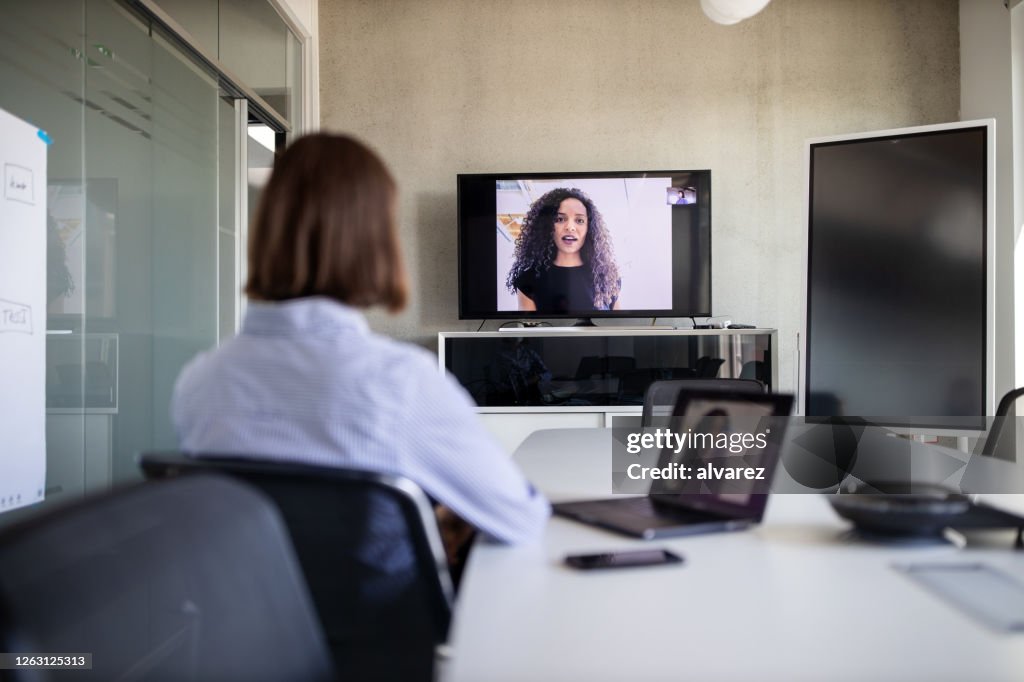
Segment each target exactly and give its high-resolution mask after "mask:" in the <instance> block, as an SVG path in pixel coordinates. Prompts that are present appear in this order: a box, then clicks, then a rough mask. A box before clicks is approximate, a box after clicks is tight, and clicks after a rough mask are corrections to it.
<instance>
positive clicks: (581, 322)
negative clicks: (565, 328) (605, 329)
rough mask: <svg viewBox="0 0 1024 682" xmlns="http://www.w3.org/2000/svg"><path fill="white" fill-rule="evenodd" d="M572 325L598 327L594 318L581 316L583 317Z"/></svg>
mask: <svg viewBox="0 0 1024 682" xmlns="http://www.w3.org/2000/svg"><path fill="white" fill-rule="evenodd" d="M572 326H574V327H596V326H597V325H596V324H594V321H593V320H592V319H590V318H589V317H581V318H579V319H577V320H576V323H575V324H573V325H572Z"/></svg>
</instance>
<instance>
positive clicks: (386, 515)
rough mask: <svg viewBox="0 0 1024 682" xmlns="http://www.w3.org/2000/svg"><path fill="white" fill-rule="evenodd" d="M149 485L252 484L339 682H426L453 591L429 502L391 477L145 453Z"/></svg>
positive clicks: (445, 629) (405, 481) (444, 635)
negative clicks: (292, 562) (182, 479)
mask: <svg viewBox="0 0 1024 682" xmlns="http://www.w3.org/2000/svg"><path fill="white" fill-rule="evenodd" d="M141 465H142V470H143V472H144V473H145V474H146V476H148V477H151V478H156V477H164V476H175V475H178V474H182V473H190V472H197V471H211V470H213V471H219V472H223V473H226V474H229V475H231V476H237V477H238V478H240V479H242V480H244V481H246V482H248V483H250V484H252V485H255V486H256V487H258V488H259V489H261V490H262V491H264V492H265V493H266V494H267V495H268V496H269V497H270V498H272V499H273V500H274V501H275V502H276V503H277V505H278V508H279V509H280V511H281V514H282V516H283V517H284V521H285V524H286V525H287V527H288V530H289V532H290V533H291V537H292V542H293V543H294V545H295V551H296V554H297V556H298V558H299V562H300V563H301V565H302V569H303V572H304V573H305V576H306V582H307V583H308V585H309V589H310V592H311V594H312V596H313V602H314V604H315V605H316V610H317V612H318V614H319V616H320V622H321V624H322V626H323V630H324V633H325V634H326V636H327V640H328V645H329V646H330V648H331V652H332V654H333V656H334V661H335V668H336V669H337V670H338V674H339V677H341V678H342V679H358V680H373V679H401V680H429V679H431V678H432V676H433V665H434V659H435V649H436V646H437V645H438V644H441V643H443V642H445V641H446V640H447V636H448V626H449V623H450V620H451V608H452V599H453V589H452V583H451V576H450V575H449V573H448V565H447V561H446V559H445V553H444V548H443V546H442V544H441V538H440V534H439V531H438V528H437V521H436V518H435V516H434V513H433V508H432V506H431V504H430V501H429V499H428V498H427V496H426V495H425V494H424V493H423V491H422V490H421V489H420V488H419V487H418V486H417V485H416V484H414V483H413V482H411V481H409V480H408V479H404V478H401V477H396V476H385V475H382V474H377V473H373V472H366V471H353V470H347V469H338V468H333V467H322V466H314V465H307V464H297V463H292V462H275V461H268V460H264V459H251V458H237V457H213V456H209V457H207V456H202V457H193V456H183V455H182V454H180V453H152V454H147V455H144V456H143V457H142V460H141Z"/></svg>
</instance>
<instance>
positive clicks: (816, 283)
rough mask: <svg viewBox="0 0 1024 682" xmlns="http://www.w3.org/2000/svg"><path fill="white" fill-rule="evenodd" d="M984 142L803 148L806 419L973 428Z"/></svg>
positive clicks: (925, 135)
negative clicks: (806, 156) (806, 164)
mask: <svg viewBox="0 0 1024 682" xmlns="http://www.w3.org/2000/svg"><path fill="white" fill-rule="evenodd" d="M890 132H897V133H899V132H900V131H890ZM987 145H988V138H987V129H986V127H985V126H984V125H982V126H977V125H974V126H970V127H964V126H963V125H958V126H956V127H948V128H946V129H939V130H935V129H929V130H927V131H925V132H909V133H903V134H882V135H879V136H871V137H864V136H856V137H854V138H853V139H831V140H829V141H824V142H812V143H811V145H810V183H811V184H810V205H809V212H808V218H809V225H808V228H809V234H808V260H807V267H808V269H807V287H808V288H807V339H806V348H807V352H806V363H807V364H806V375H805V379H806V388H807V390H806V396H807V403H806V414H807V415H808V416H823V417H826V416H827V417H834V416H858V417H864V418H867V419H868V420H869V421H873V422H875V423H880V424H886V425H893V426H932V427H937V428H940V429H942V428H953V429H959V428H963V429H972V428H979V426H980V424H981V422H979V420H978V417H980V416H983V415H985V413H986V408H987V407H988V406H987V404H986V395H987V393H988V392H989V391H990V390H991V389H990V386H991V384H990V378H989V377H988V375H987V369H986V344H987V338H988V333H989V332H988V323H987V310H988V294H987V293H986V292H987V281H988V270H987V268H988V263H987V259H986V253H987V249H988V244H987V230H988V224H989V220H988V217H987V206H988V202H989V198H988V191H989V187H988V186H987V173H988V169H989V161H990V159H989V158H988V154H987ZM988 409H991V408H990V407H988Z"/></svg>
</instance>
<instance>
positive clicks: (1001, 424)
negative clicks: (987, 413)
mask: <svg viewBox="0 0 1024 682" xmlns="http://www.w3.org/2000/svg"><path fill="white" fill-rule="evenodd" d="M1022 396H1024V388H1015V389H1013V390H1011V391H1009V392H1008V393H1007V394H1006V395H1004V396H1003V397H1002V399H1001V400H1000V401H999V406H998V407H996V414H995V419H993V420H992V427H991V428H990V429H989V431H988V434H987V435H986V436H985V442H984V445H983V446H982V449H981V454H983V455H986V456H988V457H996V458H998V459H1005V460H1006V461H1008V462H1016V461H1017V409H1016V403H1017V400H1018V399H1019V398H1021V397H1022Z"/></svg>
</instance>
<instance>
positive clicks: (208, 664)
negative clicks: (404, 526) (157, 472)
mask: <svg viewBox="0 0 1024 682" xmlns="http://www.w3.org/2000/svg"><path fill="white" fill-rule="evenodd" d="M0 651H3V652H8V653H36V654H40V653H47V654H57V653H62V654H63V653H67V654H72V653H74V654H79V653H81V654H85V653H88V654H92V669H91V670H75V671H73V672H68V671H55V670H38V671H31V670H7V671H2V670H0V680H26V681H27V680H35V681H38V680H52V679H62V680H63V679H72V678H73V679H75V680H115V679H117V680H168V681H171V680H174V681H186V682H187V681H194V682H200V681H203V682H205V681H206V680H267V681H268V682H269V681H271V680H286V679H302V680H307V679H308V680H329V679H334V677H333V671H332V669H331V661H330V654H329V652H328V650H327V644H326V641H325V640H324V636H323V633H322V632H321V630H320V624H319V623H318V622H317V619H316V612H315V611H314V609H313V604H312V601H311V599H310V596H309V592H308V590H307V588H306V585H305V583H304V581H303V579H302V571H301V568H300V567H299V564H298V561H297V560H296V558H295V554H294V552H293V550H292V546H291V542H290V541H289V539H288V533H287V530H286V529H285V527H284V524H283V523H282V521H281V517H280V515H279V514H278V512H277V510H276V509H275V508H274V505H273V503H271V501H270V500H268V499H267V498H266V497H265V496H264V495H262V494H261V493H259V492H258V491H256V490H253V489H252V488H250V487H249V486H245V485H242V484H241V483H238V482H237V481H233V480H230V479H228V478H227V477H224V476H210V475H207V476H196V477H194V478H190V479H189V480H180V481H168V482H159V483H152V482H151V483H143V484H138V485H134V486H132V487H129V488H124V489H120V490H115V491H114V492H111V493H105V494H103V495H101V496H98V497H95V498H89V499H86V500H84V501H82V502H79V503H76V504H73V505H70V506H65V507H61V508H57V509H54V510H52V511H49V512H45V513H41V514H40V515H39V516H36V517H33V518H30V519H28V520H27V521H24V522H22V523H21V524H20V525H16V526H12V527H10V528H8V529H6V530H5V531H4V532H3V533H0Z"/></svg>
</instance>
